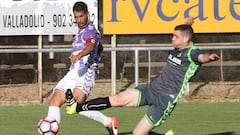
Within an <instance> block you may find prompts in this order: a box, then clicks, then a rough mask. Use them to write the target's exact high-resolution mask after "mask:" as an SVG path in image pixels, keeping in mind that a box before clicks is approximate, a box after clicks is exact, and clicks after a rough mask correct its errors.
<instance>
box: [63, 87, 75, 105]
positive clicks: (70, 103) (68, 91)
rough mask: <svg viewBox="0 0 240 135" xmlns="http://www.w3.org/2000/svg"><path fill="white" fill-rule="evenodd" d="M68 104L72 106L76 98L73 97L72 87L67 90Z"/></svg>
mask: <svg viewBox="0 0 240 135" xmlns="http://www.w3.org/2000/svg"><path fill="white" fill-rule="evenodd" d="M65 96H66V103H67V106H71V105H72V104H73V103H75V102H76V100H75V99H74V97H73V94H72V91H71V89H67V91H66V92H65Z"/></svg>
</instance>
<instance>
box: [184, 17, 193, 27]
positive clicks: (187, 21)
mask: <svg viewBox="0 0 240 135" xmlns="http://www.w3.org/2000/svg"><path fill="white" fill-rule="evenodd" d="M184 23H185V24H188V25H192V24H193V23H194V19H193V17H191V16H189V17H187V18H185V19H184Z"/></svg>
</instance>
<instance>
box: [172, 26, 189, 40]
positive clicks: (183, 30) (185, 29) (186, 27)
mask: <svg viewBox="0 0 240 135" xmlns="http://www.w3.org/2000/svg"><path fill="white" fill-rule="evenodd" d="M174 30H179V31H181V32H185V33H186V34H187V35H188V36H189V38H190V39H191V38H192V36H193V28H192V26H191V25H188V24H181V25H177V26H176V27H175V29H174Z"/></svg>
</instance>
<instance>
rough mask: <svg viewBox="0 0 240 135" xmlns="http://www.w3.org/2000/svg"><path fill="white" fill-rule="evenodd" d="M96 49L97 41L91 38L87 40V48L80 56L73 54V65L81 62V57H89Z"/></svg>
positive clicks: (71, 56)
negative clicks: (78, 61)
mask: <svg viewBox="0 0 240 135" xmlns="http://www.w3.org/2000/svg"><path fill="white" fill-rule="evenodd" d="M94 47H95V39H94V38H92V37H90V38H88V39H87V40H86V47H85V48H84V49H83V50H82V51H81V52H80V53H78V54H74V55H73V54H71V55H70V57H69V59H70V60H71V62H72V63H75V62H76V61H77V60H79V59H80V58H81V57H83V56H86V55H88V54H89V53H91V52H92V51H93V50H94Z"/></svg>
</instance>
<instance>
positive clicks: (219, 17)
mask: <svg viewBox="0 0 240 135" xmlns="http://www.w3.org/2000/svg"><path fill="white" fill-rule="evenodd" d="M188 16H192V17H193V18H194V24H193V28H194V31H195V33H219V32H240V0H104V1H103V33H104V34H164V33H172V32H173V29H174V27H175V26H176V25H178V24H182V23H183V22H184V18H185V17H188Z"/></svg>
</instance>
